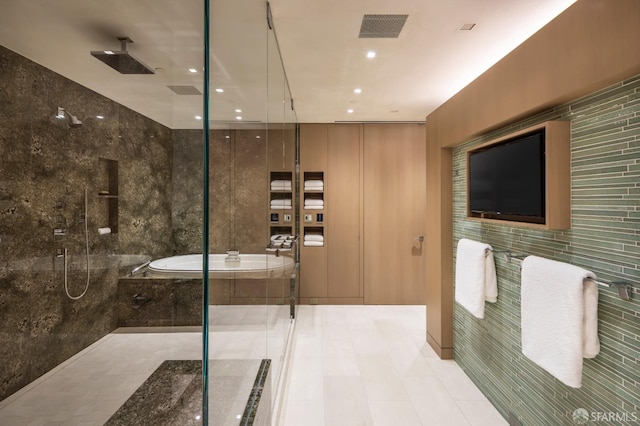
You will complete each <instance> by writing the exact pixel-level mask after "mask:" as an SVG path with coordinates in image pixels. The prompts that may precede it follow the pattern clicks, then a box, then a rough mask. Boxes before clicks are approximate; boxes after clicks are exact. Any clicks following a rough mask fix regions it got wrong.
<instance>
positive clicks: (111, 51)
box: [104, 50, 115, 55]
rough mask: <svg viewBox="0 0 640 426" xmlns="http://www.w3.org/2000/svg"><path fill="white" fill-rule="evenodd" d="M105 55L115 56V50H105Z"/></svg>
mask: <svg viewBox="0 0 640 426" xmlns="http://www.w3.org/2000/svg"><path fill="white" fill-rule="evenodd" d="M104 53H106V54H107V55H115V53H113V50H105V51H104Z"/></svg>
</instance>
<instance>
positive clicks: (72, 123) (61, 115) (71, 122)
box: [56, 107, 82, 127]
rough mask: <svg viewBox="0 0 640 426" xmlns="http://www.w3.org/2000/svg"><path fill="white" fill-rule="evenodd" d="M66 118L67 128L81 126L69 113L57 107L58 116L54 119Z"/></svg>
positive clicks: (80, 122) (76, 118)
mask: <svg viewBox="0 0 640 426" xmlns="http://www.w3.org/2000/svg"><path fill="white" fill-rule="evenodd" d="M65 116H67V117H68V118H69V127H80V126H82V121H80V120H78V117H76V116H75V115H73V114H71V113H70V112H69V111H65V110H64V108H62V107H58V114H57V115H56V117H58V118H64V117H65Z"/></svg>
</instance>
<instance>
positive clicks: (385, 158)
mask: <svg viewBox="0 0 640 426" xmlns="http://www.w3.org/2000/svg"><path fill="white" fill-rule="evenodd" d="M425 185H426V139H425V127H424V126H423V125H418V124H365V125H364V191H363V197H364V297H365V304H415V305H418V304H420V305H423V304H425V283H424V265H425V253H426V249H425V247H424V243H422V242H420V241H418V240H417V238H418V237H419V236H420V235H423V233H424V231H425V228H424V227H425V225H426V224H425V221H424V218H425V214H426V187H425Z"/></svg>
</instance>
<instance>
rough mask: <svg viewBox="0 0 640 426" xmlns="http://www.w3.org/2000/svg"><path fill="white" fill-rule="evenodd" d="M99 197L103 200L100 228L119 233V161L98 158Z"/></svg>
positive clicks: (99, 220)
mask: <svg viewBox="0 0 640 426" xmlns="http://www.w3.org/2000/svg"><path fill="white" fill-rule="evenodd" d="M98 188H99V189H98V199H99V200H101V205H100V214H99V216H98V218H97V219H98V229H99V232H100V233H101V234H109V233H111V234H117V233H118V161H116V160H110V159H108V158H99V159H98Z"/></svg>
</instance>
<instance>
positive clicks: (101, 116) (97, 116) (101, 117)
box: [96, 115, 104, 120]
mask: <svg viewBox="0 0 640 426" xmlns="http://www.w3.org/2000/svg"><path fill="white" fill-rule="evenodd" d="M96 118H97V119H98V120H104V115H96Z"/></svg>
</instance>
